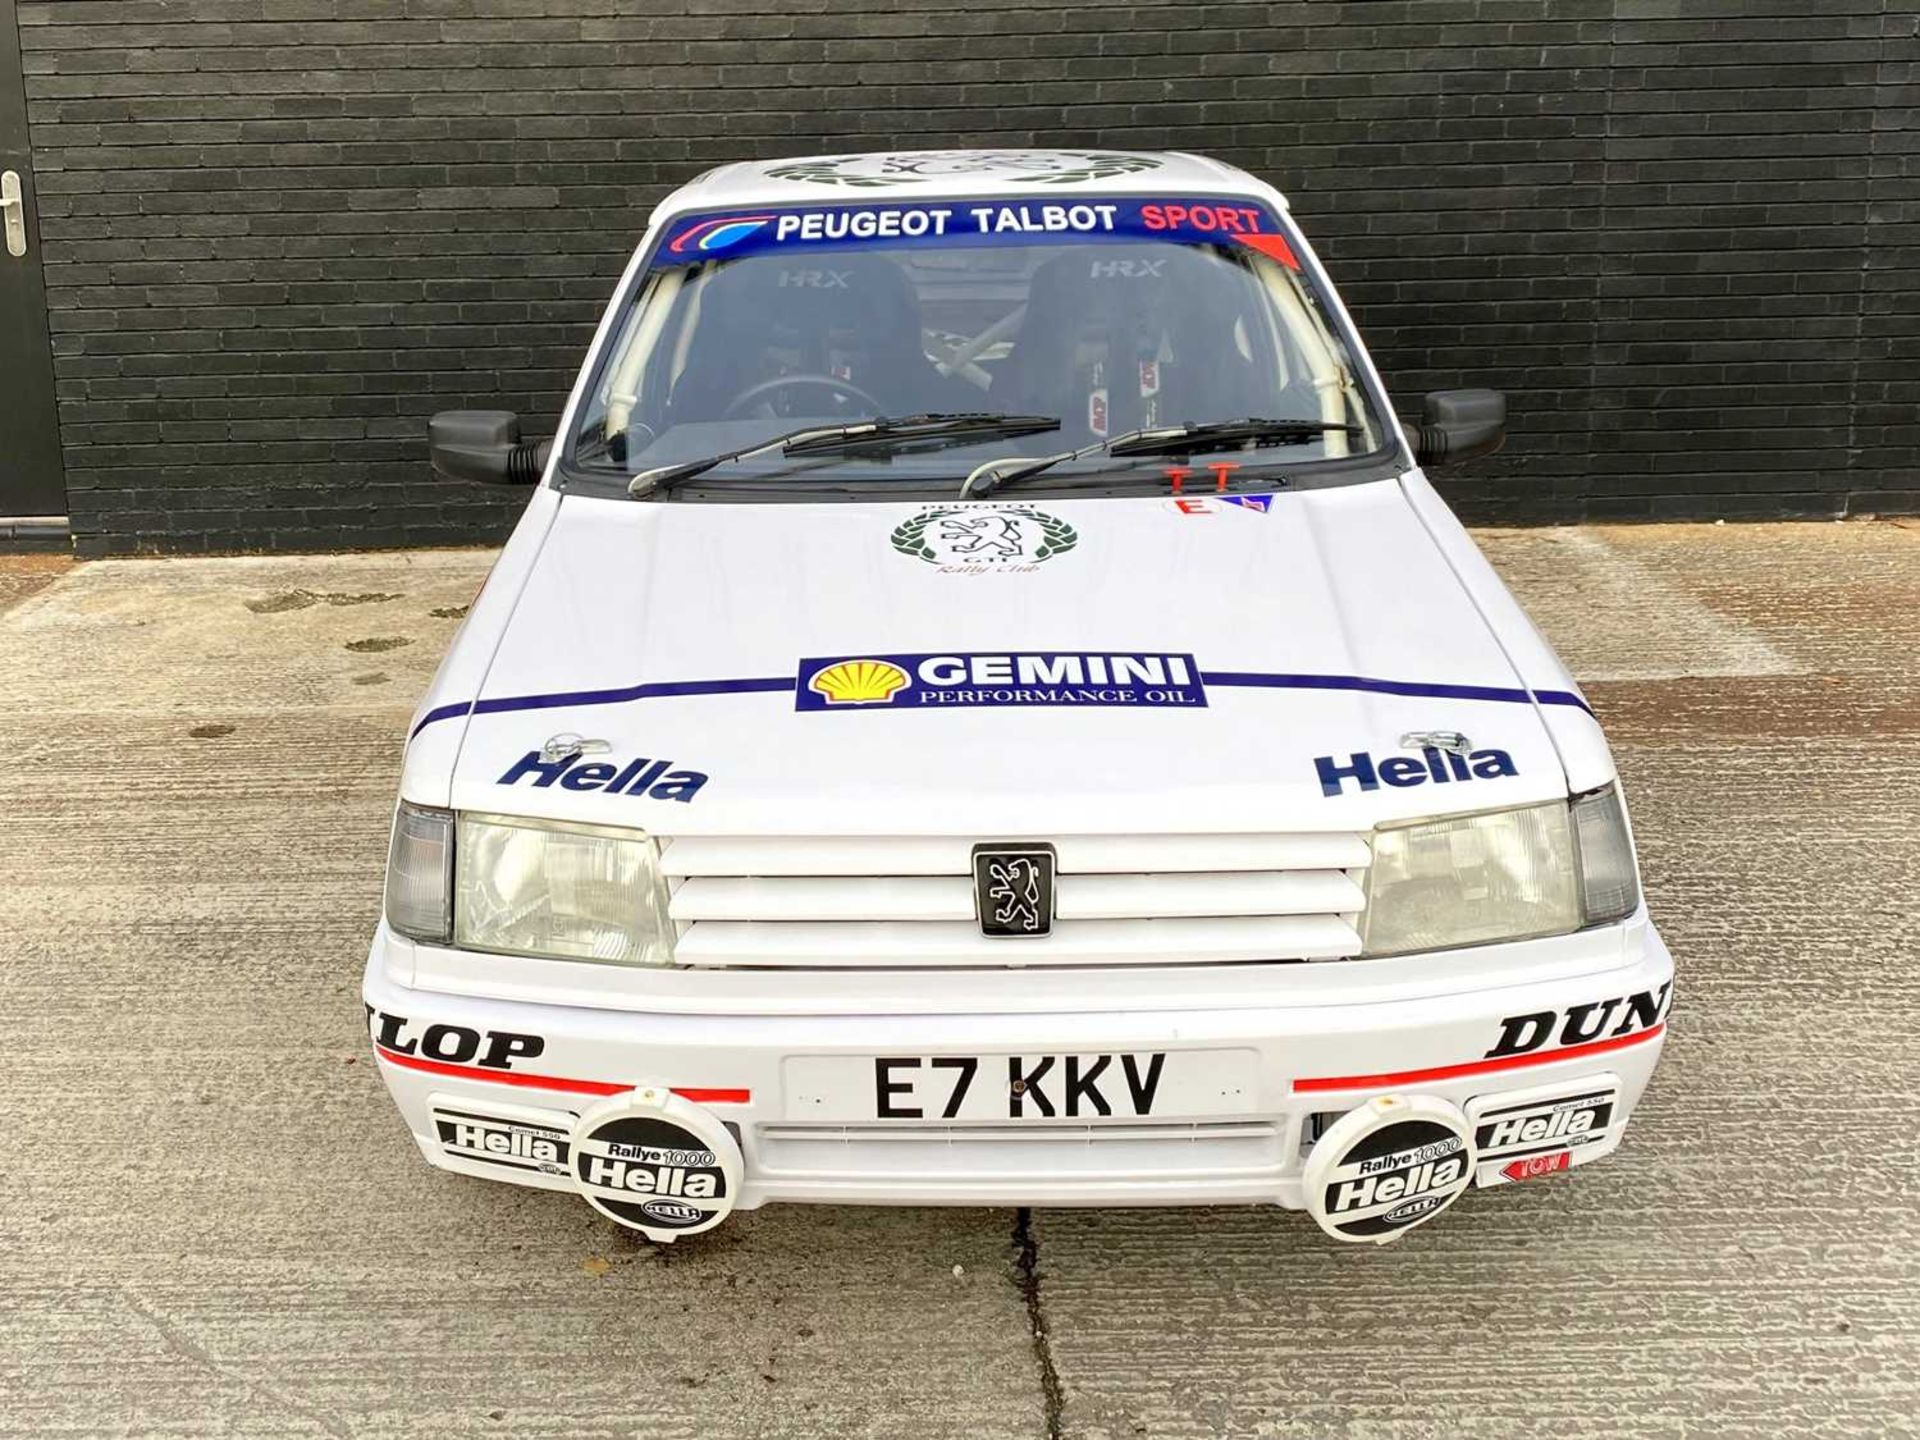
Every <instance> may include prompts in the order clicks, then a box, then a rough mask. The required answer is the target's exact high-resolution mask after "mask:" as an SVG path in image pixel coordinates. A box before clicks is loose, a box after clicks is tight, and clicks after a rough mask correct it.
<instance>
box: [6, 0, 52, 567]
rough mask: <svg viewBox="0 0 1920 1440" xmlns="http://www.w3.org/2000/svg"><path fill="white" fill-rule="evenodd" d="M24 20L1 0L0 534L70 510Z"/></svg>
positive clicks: (11, 2) (10, 2)
mask: <svg viewBox="0 0 1920 1440" xmlns="http://www.w3.org/2000/svg"><path fill="white" fill-rule="evenodd" d="M16 24H17V21H16V19H15V15H14V0H0V231H3V232H4V234H0V533H4V531H5V530H6V528H7V526H6V522H7V521H8V520H9V519H12V518H15V517H26V516H42V515H64V514H66V510H67V485H66V478H65V476H64V474H63V473H62V471H61V466H60V430H59V422H58V420H57V418H56V416H55V414H54V406H53V347H52V343H51V342H50V341H49V339H48V338H47V294H46V290H45V288H44V287H43V285H42V283H41V279H40V226H39V212H38V211H37V210H35V208H34V203H33V158H32V156H31V155H30V154H29V153H28V150H27V96H26V86H25V84H24V83H23V82H22V80H21V75H20V32H19V30H18V29H17V28H16Z"/></svg>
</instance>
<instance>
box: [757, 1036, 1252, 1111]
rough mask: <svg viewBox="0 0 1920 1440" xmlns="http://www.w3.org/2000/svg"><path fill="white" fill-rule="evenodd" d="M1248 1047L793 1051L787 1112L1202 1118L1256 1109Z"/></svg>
mask: <svg viewBox="0 0 1920 1440" xmlns="http://www.w3.org/2000/svg"><path fill="white" fill-rule="evenodd" d="M1258 1074H1259V1066H1258V1057H1257V1055H1256V1054H1255V1052H1254V1051H1252V1050H1126V1051H1121V1050H1106V1051H1080V1052H1072V1051H1052V1052H1043V1051H1037V1050H1034V1051H1027V1052H1025V1053H1022V1054H1018V1055H1006V1054H1001V1055H913V1054H908V1053H905V1052H899V1053H895V1054H892V1055H873V1056H862V1055H796V1056H793V1057H791V1058H789V1059H788V1060H787V1062H786V1067H785V1076H786V1092H787V1118H788V1119H789V1120H816V1121H825V1122H831V1123H835V1124H858V1123H862V1122H867V1121H875V1120H881V1121H884V1120H906V1121H919V1122H921V1123H925V1122H928V1121H933V1122H936V1123H937V1122H941V1121H977V1122H991V1121H997V1122H999V1123H1001V1124H1005V1123H1006V1122H1007V1121H1009V1120H1081V1121H1085V1120H1139V1119H1146V1118H1155V1119H1158V1118H1162V1117H1164V1118H1168V1119H1180V1120H1187V1119H1209V1118H1212V1117H1216V1116H1238V1115H1251V1114H1256V1113H1258V1110H1257V1103H1258V1098H1259V1097H1258V1090H1257V1078H1258Z"/></svg>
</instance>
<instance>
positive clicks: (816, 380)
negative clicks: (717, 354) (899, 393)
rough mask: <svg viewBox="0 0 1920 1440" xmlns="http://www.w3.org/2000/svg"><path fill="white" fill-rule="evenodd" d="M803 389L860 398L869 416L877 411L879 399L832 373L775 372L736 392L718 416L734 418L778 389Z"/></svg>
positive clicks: (879, 408) (855, 398)
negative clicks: (827, 391) (766, 378)
mask: <svg viewBox="0 0 1920 1440" xmlns="http://www.w3.org/2000/svg"><path fill="white" fill-rule="evenodd" d="M803 389H804V390H831V391H832V392H833V393H834V394H836V395H843V396H846V397H848V398H850V399H853V400H858V401H861V402H862V403H863V404H865V406H866V407H867V413H869V414H872V415H878V414H879V413H880V410H881V405H880V402H879V401H878V400H876V399H874V398H873V396H871V395H869V394H868V393H867V392H866V391H864V390H862V389H861V388H860V387H859V386H858V385H853V384H849V383H848V382H847V381H845V380H840V379H836V378H835V377H834V376H832V375H776V376H774V377H773V378H772V379H771V380H762V381H761V382H760V383H759V384H757V385H749V386H748V387H747V388H746V389H744V390H742V391H741V392H740V393H739V394H738V395H736V396H734V397H733V399H731V400H729V401H728V402H727V408H726V409H725V410H724V411H722V412H721V414H720V418H721V419H722V420H738V419H740V418H741V416H743V415H744V414H745V413H746V411H747V408H748V407H749V406H750V405H752V404H753V403H754V402H755V401H757V400H763V399H765V398H766V397H767V396H769V395H773V394H776V393H778V392H779V391H782V390H803Z"/></svg>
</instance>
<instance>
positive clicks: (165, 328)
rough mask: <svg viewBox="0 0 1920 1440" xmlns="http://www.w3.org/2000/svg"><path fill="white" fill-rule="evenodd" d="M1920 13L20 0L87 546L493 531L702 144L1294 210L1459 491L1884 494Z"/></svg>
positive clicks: (1397, 0) (1850, 501)
mask: <svg viewBox="0 0 1920 1440" xmlns="http://www.w3.org/2000/svg"><path fill="white" fill-rule="evenodd" d="M1916 4H1920V0H1819V3H1811V4H1810V3H1808V0H1371V3H1351V4H1345V3H1332V0H1295V3H1268V4H1219V5H1212V4H1188V3H1165V4H1158V5H1156V4H1118V3H1115V4H1092V3H1056V0H1031V3H1021V0H988V3H981V0H864V3H863V0H54V3H34V0H22V3H21V5H20V32H21V41H22V45H23V48H24V58H25V67H26V72H27V73H26V84H27V93H28V99H29V114H30V119H31V123H32V128H33V143H34V163H35V168H36V172H37V178H38V183H39V193H40V197H41V206H42V214H41V222H40V223H41V229H42V255H43V258H44V260H45V267H46V278H47V285H48V290H49V303H50V306H51V309H52V324H53V331H54V341H55V349H56V365H57V370H58V376H59V385H60V396H61V427H62V437H63V442H64V445H65V450H66V459H67V467H68V471H67V479H68V486H69V490H70V500H71V505H70V508H71V510H72V514H73V522H74V529H75V532H76V536H77V545H78V548H79V549H80V550H81V551H82V552H83V553H105V552H110V551H124V550H134V549H141V550H145V549H178V550H200V549H237V548H254V547H316V546H348V545H377V544H393V543H405V544H431V543H439V542H448V541H460V540H468V539H490V538H493V537H496V536H498V535H500V534H502V533H503V532H504V528H505V526H506V525H507V523H508V522H509V520H510V517H511V516H512V514H513V513H514V512H515V511H517V509H518V507H519V504H520V503H521V497H520V496H519V495H517V494H516V495H500V494H492V493H487V492H482V491H477V490H467V489H462V488H459V487H455V486H451V485H446V484H439V483H436V482H435V481H433V480H432V479H431V478H429V474H428V471H427V467H426V463H425V445H424V440H423V435H424V421H425V417H426V416H427V415H428V414H429V413H431V412H432V411H434V410H436V409H441V408H445V407H452V406H461V405H487V406H493V405H505V406H507V407H510V408H515V409H519V410H520V411H522V412H523V413H524V414H526V415H528V416H530V417H536V423H540V424H545V425H550V424H551V422H552V418H553V416H554V415H555V414H556V413H557V411H558V408H559V406H560V404H561V402H562V400H563V398H564V392H565V389H566V387H567V385H568V384H569V382H570V380H571V375H572V370H573V367H574V366H575V364H576V363H577V360H578V357H579V354H580V352H581V350H582V348H583V346H584V344H585V342H586V340H587V338H588V336H589V334H590V332H591V328H592V324H593V321H594V319H595V317H596V314H597V312H598V310H599V308H600V306H601V305H602V303H603V302H604V300H605V298H606V296H607V294H608V292H609V290H610V287H611V285H612V282H613V279H614V277H615V276H616V275H617V273H618V271H619V269H620V267H621V265H622V263H623V261H624V259H625V257H626V255H627V253H628V251H629V250H630V248H631V246H632V244H633V242H634V241H635V239H636V238H637V237H638V233H639V230H640V227H641V223H642V221H643V219H644V217H645V215H646V213H647V210H648V208H649V207H650V206H651V204H652V203H653V202H654V201H655V200H657V199H658V198H659V196H660V195H661V194H663V193H664V192H665V191H666V190H667V189H668V188H670V187H671V186H672V185H674V184H675V183H677V182H679V181H680V180H683V179H685V178H687V177H689V176H691V175H693V174H695V173H696V172H698V171H700V170H702V169H704V168H706V167H708V166H710V165H713V164H715V163H717V162H720V161H724V160H730V159H739V158H751V157H760V156H770V155H781V154H795V153H830V152H835V151H843V150H849V149H867V148H888V147H912V148H921V147H930V146H940V145H1027V144H1039V145H1068V146H1086V145H1111V146H1117V147H1121V148H1181V149H1193V150H1201V151H1206V152H1209V153H1212V154H1215V155H1219V156H1221V157H1223V158H1225V159H1228V160H1231V161H1234V162H1236V163H1238V164H1241V165H1244V166H1246V167H1247V168H1249V169H1251V170H1254V171H1256V172H1258V173H1260V174H1263V175H1265V176H1268V177H1270V178H1271V179H1273V180H1274V181H1275V182H1276V183H1278V184H1279V185H1280V187H1281V188H1282V189H1283V190H1285V191H1287V192H1288V193H1289V194H1290V195H1291V196H1292V198H1293V202H1294V205H1295V208H1296V210H1297V211H1298V212H1299V213H1300V214H1301V216H1302V217H1303V220H1304V223H1305V224H1306V226H1307V227H1308V230H1309V233H1310V234H1311V235H1312V236H1313V238H1314V240H1315V242H1316V244H1317V245H1318V247H1319V248H1320V249H1321V251H1322V253H1323V254H1324V255H1325V257H1326V259H1327V261H1328V264H1329V266H1330V267H1331V269H1332V270H1333V273H1334V276H1335V278H1336V279H1337V280H1338V281H1339V282H1340V284H1341V286H1342V288H1343V291H1344V293H1345V294H1346V296H1347V298H1348V301H1349V303H1350V304H1351V305H1352V306H1353V308H1354V310H1355V312H1356V316H1357V318H1358V320H1359V322H1360V324H1361V326H1362V328H1363V330H1364V331H1365V333H1366V335H1367V337H1368V339H1369V342H1370V344H1371V345H1372V346H1373V348H1374V351H1375V354H1376V356H1377V357H1378V359H1379V361H1380V363H1381V366H1382V369H1383V370H1384V371H1385V372H1386V375H1387V379H1388V383H1389V384H1390V385H1391V386H1392V387H1393V389H1394V391H1395V393H1396V395H1397V396H1398V398H1399V401H1400V403H1401V404H1402V406H1403V407H1404V406H1406V405H1408V404H1409V403H1417V399H1418V396H1419V394H1420V392H1421V391H1423V390H1426V389H1430V388H1437V387H1440V386H1445V385H1452V384H1462V383H1485V384H1493V385H1498V386H1501V387H1503V388H1505V389H1507V390H1508V391H1509V392H1510V394H1511V399H1512V407H1513V425H1512V432H1513V433H1512V438H1511V440H1510V441H1509V444H1508V446H1507V449H1506V450H1505V451H1504V452H1503V453H1502V454H1501V455H1499V456H1497V457H1495V458H1494V459H1492V460H1490V461H1486V462H1483V463H1481V464H1480V465H1478V466H1475V467H1472V468H1471V469H1468V470H1465V471H1462V472H1460V473H1458V474H1455V475H1452V476H1449V477H1448V478H1447V479H1446V482H1445V483H1446V488H1447V489H1448V491H1449V494H1450V496H1451V497H1452V498H1453V500H1454V502H1455V504H1456V506H1457V507H1458V508H1460V509H1461V510H1462V512H1463V513H1465V514H1467V515H1468V516H1469V517H1476V518H1483V519H1488V518H1499V519H1573V518H1580V517H1589V516H1590V517H1596V518H1599V517H1633V516H1648V517H1659V516H1704V515H1715V516H1719V515H1732V516H1743V515H1781V514H1804V515H1839V514H1847V513H1860V512H1862V511H1871V510H1893V509H1901V510H1913V509H1915V508H1920V241H1917V237H1916V221H1917V220H1920V158H1917V157H1916V140H1915V136H1916V127H1915V126H1914V124H1913V116H1914V106H1915V101H1916V94H1920V38H1916V35H1917V31H1920V25H1917V22H1916Z"/></svg>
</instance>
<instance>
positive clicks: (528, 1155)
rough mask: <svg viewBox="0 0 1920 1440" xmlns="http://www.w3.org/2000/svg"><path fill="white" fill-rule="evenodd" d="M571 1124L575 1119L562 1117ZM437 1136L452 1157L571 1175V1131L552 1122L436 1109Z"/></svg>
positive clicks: (518, 1168) (546, 1172) (434, 1124)
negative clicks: (569, 1158) (569, 1163)
mask: <svg viewBox="0 0 1920 1440" xmlns="http://www.w3.org/2000/svg"><path fill="white" fill-rule="evenodd" d="M558 1118H561V1119H565V1120H567V1121H569V1122H570V1121H571V1120H572V1118H573V1117H572V1116H570V1115H567V1116H560V1117H558ZM433 1127H434V1133H435V1135H436V1136H437V1137H438V1139H439V1141H440V1148H441V1150H443V1151H444V1152H445V1153H447V1154H448V1155H457V1156H459V1157H460V1158H461V1159H464V1160H478V1161H482V1162H484V1163H485V1164H488V1165H498V1166H502V1167H504V1168H506V1169H509V1170H538V1171H540V1172H542V1173H543V1174H547V1175H568V1174H571V1173H572V1172H571V1170H570V1169H569V1167H568V1163H567V1162H568V1157H569V1156H570V1155H571V1154H572V1142H571V1140H570V1139H569V1135H568V1131H567V1129H566V1128H563V1127H562V1126H561V1125H558V1124H555V1123H552V1122H550V1121H545V1120H540V1121H534V1120H516V1119H509V1118H506V1117H504V1116H496V1115H482V1114H478V1113H476V1112H474V1111H471V1110H452V1109H441V1108H439V1107H437V1106H436V1107H435V1109H434V1111H433Z"/></svg>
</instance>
